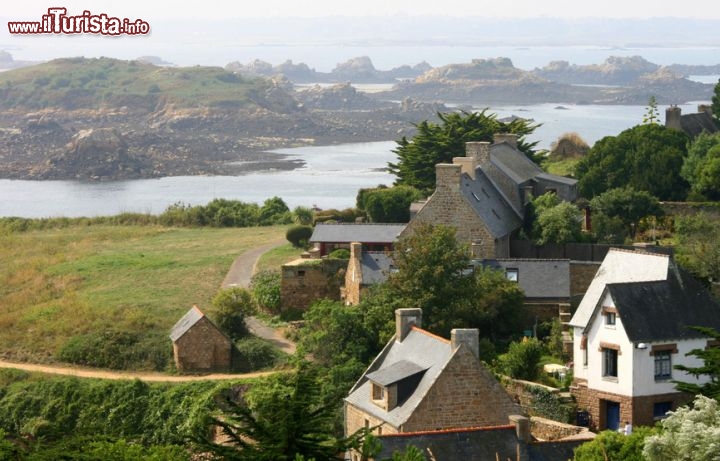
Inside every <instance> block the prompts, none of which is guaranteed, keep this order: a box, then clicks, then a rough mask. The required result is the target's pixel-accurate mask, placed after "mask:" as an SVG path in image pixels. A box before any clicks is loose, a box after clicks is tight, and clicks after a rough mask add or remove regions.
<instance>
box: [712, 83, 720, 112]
mask: <svg viewBox="0 0 720 461" xmlns="http://www.w3.org/2000/svg"><path fill="white" fill-rule="evenodd" d="M712 111H713V114H714V115H715V118H716V119H720V80H718V82H717V84H716V85H715V95H714V96H713V98H712Z"/></svg>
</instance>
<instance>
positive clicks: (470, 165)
mask: <svg viewBox="0 0 720 461" xmlns="http://www.w3.org/2000/svg"><path fill="white" fill-rule="evenodd" d="M453 165H460V173H466V174H467V175H468V176H470V177H471V178H472V179H475V162H474V161H473V159H472V158H470V157H453Z"/></svg>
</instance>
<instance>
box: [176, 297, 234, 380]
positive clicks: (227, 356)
mask: <svg viewBox="0 0 720 461" xmlns="http://www.w3.org/2000/svg"><path fill="white" fill-rule="evenodd" d="M170 339H171V340H172V342H173V356H174V358H175V366H176V367H177V369H178V371H179V372H181V373H198V372H208V371H228V370H230V366H231V363H232V347H233V344H232V341H231V340H230V338H228V337H227V336H226V335H225V334H224V333H223V332H222V331H220V329H219V328H218V327H217V326H215V324H214V323H213V322H212V321H211V320H210V319H209V318H207V317H206V316H205V314H204V313H203V312H202V311H201V310H200V309H198V307H197V306H193V307H192V309H190V310H189V311H188V312H187V313H186V314H185V315H183V317H182V318H181V319H180V320H178V322H177V323H176V324H175V326H174V327H173V328H172V330H171V331H170Z"/></svg>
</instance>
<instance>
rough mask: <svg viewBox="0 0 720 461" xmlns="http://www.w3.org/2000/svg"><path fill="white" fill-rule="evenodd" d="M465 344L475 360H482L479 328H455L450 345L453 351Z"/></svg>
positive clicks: (451, 333)
mask: <svg viewBox="0 0 720 461" xmlns="http://www.w3.org/2000/svg"><path fill="white" fill-rule="evenodd" d="M461 344H464V345H465V347H467V348H468V349H470V352H472V353H473V355H474V356H475V358H478V359H479V358H480V330H478V329H477V328H455V329H454V330H452V331H451V332H450V345H451V346H452V348H453V350H455V349H457V348H458V347H460V345H461Z"/></svg>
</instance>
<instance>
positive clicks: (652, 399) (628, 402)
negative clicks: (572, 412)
mask: <svg viewBox="0 0 720 461" xmlns="http://www.w3.org/2000/svg"><path fill="white" fill-rule="evenodd" d="M570 392H571V393H572V395H573V397H575V400H576V402H577V405H578V409H579V410H586V411H587V412H588V413H589V414H590V428H591V429H592V430H604V429H606V428H607V421H606V419H605V402H606V401H608V402H616V403H619V404H620V422H621V423H622V422H624V421H630V422H631V423H632V424H633V425H634V426H653V425H655V419H654V416H653V407H654V404H655V403H660V402H672V410H675V409H677V408H678V407H679V406H682V405H685V404H687V403H689V402H690V401H691V400H692V396H691V395H689V394H684V393H681V392H672V393H669V394H657V395H645V396H638V397H630V396H626V395H619V394H613V393H610V392H602V391H598V390H596V389H588V387H587V381H586V380H581V379H577V380H575V383H573V386H571V387H570Z"/></svg>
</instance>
